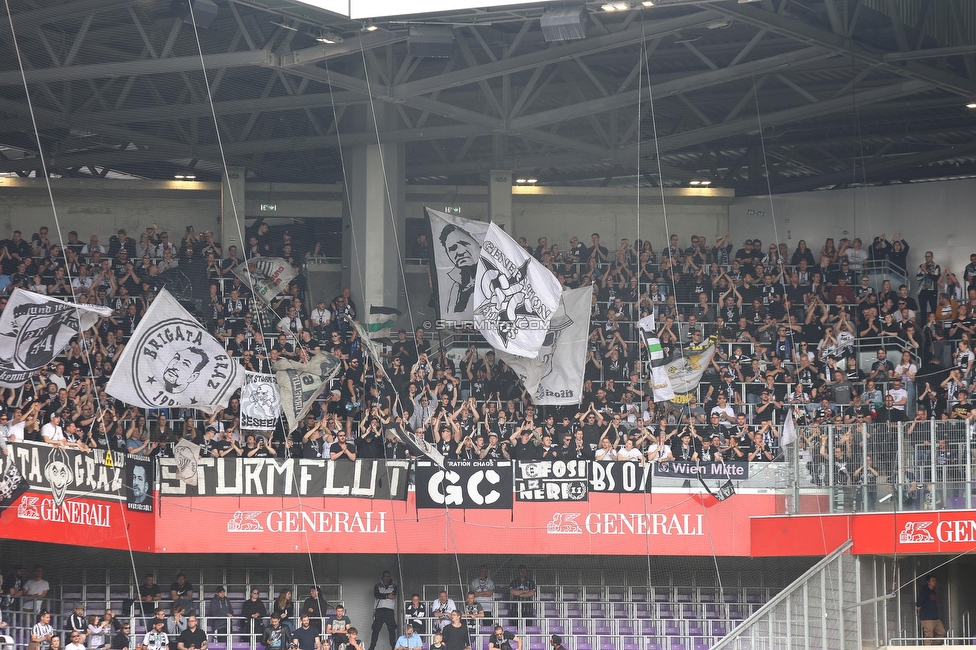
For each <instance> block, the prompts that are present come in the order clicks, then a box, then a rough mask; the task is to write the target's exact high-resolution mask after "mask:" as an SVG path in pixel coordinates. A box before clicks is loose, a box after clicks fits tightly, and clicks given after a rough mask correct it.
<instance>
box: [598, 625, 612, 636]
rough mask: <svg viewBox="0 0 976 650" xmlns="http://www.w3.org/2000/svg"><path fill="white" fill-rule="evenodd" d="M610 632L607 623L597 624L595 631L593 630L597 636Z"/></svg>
mask: <svg viewBox="0 0 976 650" xmlns="http://www.w3.org/2000/svg"><path fill="white" fill-rule="evenodd" d="M610 633H611V630H610V626H609V625H600V624H597V626H596V632H595V634H596V635H597V636H606V635H608V634H610Z"/></svg>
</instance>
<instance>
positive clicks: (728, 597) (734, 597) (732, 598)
mask: <svg viewBox="0 0 976 650" xmlns="http://www.w3.org/2000/svg"><path fill="white" fill-rule="evenodd" d="M722 600H723V601H725V602H727V603H737V602H739V595H738V594H725V597H723V598H722Z"/></svg>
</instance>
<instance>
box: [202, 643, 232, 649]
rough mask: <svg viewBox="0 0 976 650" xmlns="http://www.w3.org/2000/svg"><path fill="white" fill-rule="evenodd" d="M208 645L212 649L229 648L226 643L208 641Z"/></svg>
mask: <svg viewBox="0 0 976 650" xmlns="http://www.w3.org/2000/svg"><path fill="white" fill-rule="evenodd" d="M207 647H208V648H210V649H211V650H227V644H226V643H208V644H207Z"/></svg>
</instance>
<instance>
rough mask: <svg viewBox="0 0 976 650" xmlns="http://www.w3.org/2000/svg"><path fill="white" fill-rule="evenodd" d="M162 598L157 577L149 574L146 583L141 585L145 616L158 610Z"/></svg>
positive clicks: (140, 598) (141, 599) (140, 597)
mask: <svg viewBox="0 0 976 650" xmlns="http://www.w3.org/2000/svg"><path fill="white" fill-rule="evenodd" d="M161 598H162V592H161V591H160V590H159V585H157V584H156V577H155V576H154V575H153V574H151V573H147V574H146V581H145V582H143V583H142V584H141V585H139V600H140V601H141V602H142V614H143V616H149V615H150V614H152V612H153V610H155V609H156V603H157V602H158V601H159V600H160V599H161ZM128 613H129V612H123V614H128Z"/></svg>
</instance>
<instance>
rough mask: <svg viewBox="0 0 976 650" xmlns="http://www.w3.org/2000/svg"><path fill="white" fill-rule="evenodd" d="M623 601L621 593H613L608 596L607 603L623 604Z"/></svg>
mask: <svg viewBox="0 0 976 650" xmlns="http://www.w3.org/2000/svg"><path fill="white" fill-rule="evenodd" d="M623 600H624V595H623V594H622V593H620V592H619V591H611V592H610V593H608V594H607V601H608V602H611V603H620V602H623Z"/></svg>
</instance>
